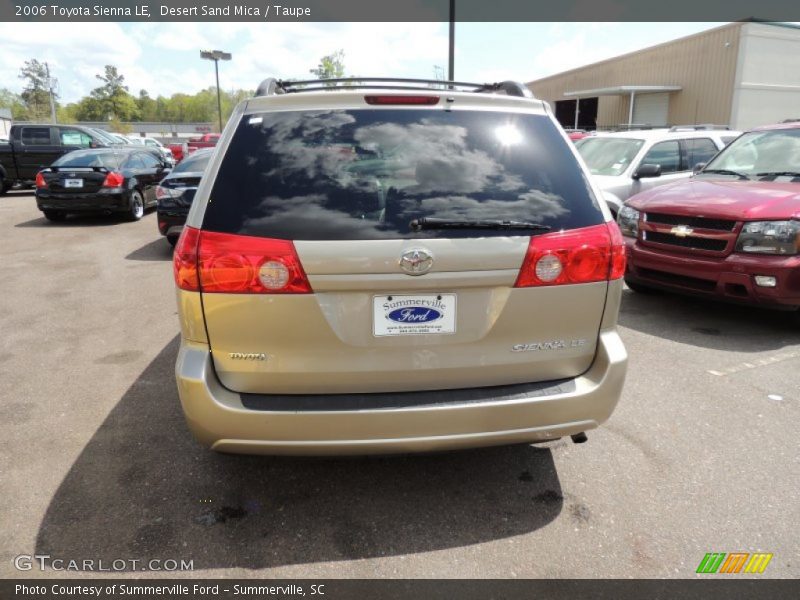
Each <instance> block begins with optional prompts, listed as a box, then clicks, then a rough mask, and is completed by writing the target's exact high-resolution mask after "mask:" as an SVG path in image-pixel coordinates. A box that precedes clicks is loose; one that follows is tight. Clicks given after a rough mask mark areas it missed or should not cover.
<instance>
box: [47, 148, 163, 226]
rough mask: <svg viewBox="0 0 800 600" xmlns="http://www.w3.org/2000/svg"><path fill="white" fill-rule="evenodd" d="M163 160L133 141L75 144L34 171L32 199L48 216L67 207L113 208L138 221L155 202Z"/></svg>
mask: <svg viewBox="0 0 800 600" xmlns="http://www.w3.org/2000/svg"><path fill="white" fill-rule="evenodd" d="M169 171H170V168H169V166H168V165H167V163H166V162H164V160H163V159H162V158H160V157H159V156H156V154H155V153H153V152H148V151H147V150H144V149H141V148H136V147H114V148H94V149H90V150H76V151H75V152H70V153H69V154H65V155H64V156H62V157H61V158H59V159H58V160H56V161H55V162H54V163H53V164H52V165H51V166H50V167H49V168H47V169H44V170H43V171H40V172H39V174H38V175H37V176H36V205H37V206H38V207H39V210H41V211H42V212H43V213H44V216H45V217H46V218H47V219H49V220H51V221H62V220H64V219H65V218H66V217H67V215H68V214H71V213H87V212H95V213H97V212H100V213H106V214H111V213H117V214H122V215H124V216H125V217H127V219H129V220H131V221H138V220H139V219H141V218H142V216H143V215H144V211H145V209H146V208H147V207H151V206H154V205H155V204H156V186H157V185H158V183H159V182H160V181H161V180H162V179H164V177H165V176H166V175H167V174H168V173H169Z"/></svg>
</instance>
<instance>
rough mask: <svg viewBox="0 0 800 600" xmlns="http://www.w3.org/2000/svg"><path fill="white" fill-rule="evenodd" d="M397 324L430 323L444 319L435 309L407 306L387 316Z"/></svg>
mask: <svg viewBox="0 0 800 600" xmlns="http://www.w3.org/2000/svg"><path fill="white" fill-rule="evenodd" d="M387 316H388V317H389V318H390V319H391V320H392V321H394V322H395V323H430V322H431V321H436V320H438V319H441V318H442V313H440V312H439V311H438V310H436V309H435V308H427V307H423V306H407V307H404V308H397V309H395V310H393V311H392V312H390V313H389V314H388V315H387Z"/></svg>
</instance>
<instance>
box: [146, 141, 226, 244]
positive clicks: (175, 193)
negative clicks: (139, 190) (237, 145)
mask: <svg viewBox="0 0 800 600" xmlns="http://www.w3.org/2000/svg"><path fill="white" fill-rule="evenodd" d="M213 154H214V148H205V149H203V150H198V151H197V152H195V153H194V154H190V155H189V156H187V157H186V158H184V159H183V160H182V161H181V162H179V163H178V164H177V165H176V166H175V168H174V169H173V170H172V172H171V173H170V174H169V175H167V176H166V177H165V178H164V179H163V180H162V181H161V183H160V184H159V186H158V187H157V188H156V198H157V199H158V231H159V232H160V233H161V235H165V236H167V241H168V242H169V243H170V244H172V245H173V246H174V245H175V242H177V241H178V237H179V236H180V234H181V230H182V229H183V224H184V223H186V215H188V214H189V209H190V208H191V206H192V200H193V199H194V193H195V192H196V191H197V186H198V185H200V179H201V178H202V177H203V173H204V172H205V170H206V167H208V163H209V161H210V160H211V157H212V156H213Z"/></svg>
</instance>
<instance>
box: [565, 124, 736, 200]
mask: <svg viewBox="0 0 800 600" xmlns="http://www.w3.org/2000/svg"><path fill="white" fill-rule="evenodd" d="M701 127H702V128H701ZM740 133H741V132H739V131H731V130H730V129H722V128H715V129H712V128H710V127H709V126H693V125H691V126H683V127H682V126H677V127H672V128H670V129H649V130H641V131H623V132H615V133H598V134H595V135H591V136H589V137H585V138H583V139H582V140H579V141H578V142H576V144H575V146H576V147H577V149H578V152H579V153H580V155H581V156H582V157H583V160H584V161H585V162H586V166H587V167H589V171H590V172H591V174H592V177H593V178H594V181H595V183H596V184H597V186H598V187H599V188H600V189H601V190H602V192H603V199H604V200H605V201H606V203H607V204H608V207H609V208H610V209H611V212H612V213H613V214H614V215H615V216H616V214H617V213H618V212H619V209H620V207H621V206H622V204H623V202H625V200H627V199H628V198H630V197H631V196H633V195H634V194H638V193H639V192H643V191H644V190H648V189H650V188H653V187H656V186H659V185H664V184H666V183H672V182H674V181H678V180H681V179H687V178H689V177H691V176H692V172H693V170H694V168H695V166H696V165H698V164H700V163H707V162H708V161H709V160H711V158H712V157H714V156H715V155H716V154H717V152H718V151H719V150H721V149H722V148H724V147H725V146H726V145H728V144H729V143H730V142H732V141H733V140H734V139H736V138H737V137H738V136H739V134H740Z"/></svg>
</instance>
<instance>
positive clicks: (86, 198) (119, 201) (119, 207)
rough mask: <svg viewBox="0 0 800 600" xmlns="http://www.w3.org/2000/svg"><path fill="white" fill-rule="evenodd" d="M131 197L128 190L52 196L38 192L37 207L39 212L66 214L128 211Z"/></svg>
mask: <svg viewBox="0 0 800 600" xmlns="http://www.w3.org/2000/svg"><path fill="white" fill-rule="evenodd" d="M129 203H130V195H129V193H128V191H127V190H121V191H119V192H113V193H108V192H102V193H100V192H97V193H91V194H51V193H42V192H37V194H36V206H37V207H38V208H39V210H61V211H64V212H82V211H86V212H96V211H113V212H116V211H126V210H128V208H129Z"/></svg>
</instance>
